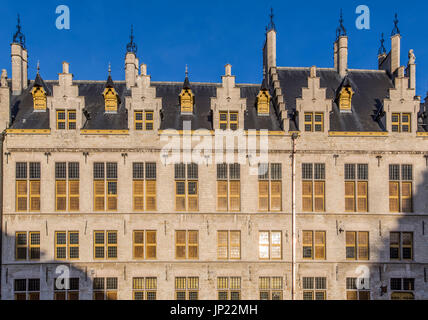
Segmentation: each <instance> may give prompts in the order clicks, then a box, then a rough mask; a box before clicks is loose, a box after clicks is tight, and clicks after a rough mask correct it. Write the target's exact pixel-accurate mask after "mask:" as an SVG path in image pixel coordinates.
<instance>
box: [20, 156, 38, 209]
mask: <svg viewBox="0 0 428 320" xmlns="http://www.w3.org/2000/svg"><path fill="white" fill-rule="evenodd" d="M27 165H28V169H29V170H27ZM27 172H29V175H27ZM28 190H29V191H30V193H29V194H28ZM27 203H29V209H30V211H40V162H30V163H27V162H17V163H16V211H27V210H28V205H27Z"/></svg>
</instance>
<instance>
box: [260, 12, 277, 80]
mask: <svg viewBox="0 0 428 320" xmlns="http://www.w3.org/2000/svg"><path fill="white" fill-rule="evenodd" d="M272 67H276V29H275V24H274V22H273V9H272V8H271V13H270V22H269V25H268V27H267V28H266V41H265V46H264V48H263V68H264V72H265V73H266V74H267V75H268V74H269V73H270V69H271V68H272ZM269 78H270V77H269V76H267V79H269Z"/></svg>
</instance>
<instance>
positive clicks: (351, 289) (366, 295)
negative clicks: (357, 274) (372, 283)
mask: <svg viewBox="0 0 428 320" xmlns="http://www.w3.org/2000/svg"><path fill="white" fill-rule="evenodd" d="M357 281H358V279H357V278H346V300H370V290H369V288H368V285H367V283H368V279H360V281H361V282H360V284H359V286H357ZM366 282H367V283H366Z"/></svg>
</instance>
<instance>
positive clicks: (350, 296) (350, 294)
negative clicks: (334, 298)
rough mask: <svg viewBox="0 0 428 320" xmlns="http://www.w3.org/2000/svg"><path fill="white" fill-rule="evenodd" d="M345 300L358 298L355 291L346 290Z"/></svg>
mask: <svg viewBox="0 0 428 320" xmlns="http://www.w3.org/2000/svg"><path fill="white" fill-rule="evenodd" d="M346 300H358V297H357V291H346Z"/></svg>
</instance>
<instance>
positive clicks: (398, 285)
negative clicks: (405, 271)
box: [391, 278, 415, 300]
mask: <svg viewBox="0 0 428 320" xmlns="http://www.w3.org/2000/svg"><path fill="white" fill-rule="evenodd" d="M414 290H415V279H413V278H391V291H393V292H392V293H391V300H414V299H415V295H414V292H413V291H414Z"/></svg>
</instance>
